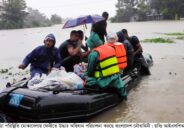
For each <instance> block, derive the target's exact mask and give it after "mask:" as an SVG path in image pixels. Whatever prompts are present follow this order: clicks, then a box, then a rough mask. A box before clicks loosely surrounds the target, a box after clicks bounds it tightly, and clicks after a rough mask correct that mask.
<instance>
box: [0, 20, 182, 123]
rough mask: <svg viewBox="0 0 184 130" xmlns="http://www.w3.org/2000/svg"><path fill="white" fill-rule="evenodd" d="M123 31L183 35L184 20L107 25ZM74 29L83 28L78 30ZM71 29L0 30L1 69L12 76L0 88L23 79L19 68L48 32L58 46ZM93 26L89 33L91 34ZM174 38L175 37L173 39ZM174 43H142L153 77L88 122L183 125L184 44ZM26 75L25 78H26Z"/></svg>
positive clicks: (149, 35) (3, 79)
mask: <svg viewBox="0 0 184 130" xmlns="http://www.w3.org/2000/svg"><path fill="white" fill-rule="evenodd" d="M122 28H126V29H128V30H129V32H130V35H132V34H134V35H137V36H138V37H139V38H140V39H141V40H143V39H145V38H154V37H168V36H166V35H164V33H169V32H184V21H161V22H160V21H159V22H137V23H118V24H112V23H109V24H108V31H111V32H116V31H119V30H120V29H122ZM74 29H77V30H78V29H83V28H82V27H77V28H74ZM71 30H72V29H65V30H63V29H62V25H57V26H53V27H47V28H33V29H20V30H3V31H0V39H1V42H0V46H1V47H0V70H1V69H5V68H10V70H9V73H11V74H12V75H11V74H9V75H7V74H0V81H1V84H0V87H1V88H2V87H3V86H4V85H5V84H6V82H8V81H10V82H12V81H13V80H15V79H16V80H17V79H21V78H22V77H23V76H21V75H24V73H26V72H25V71H22V70H18V69H17V66H18V65H19V64H20V63H21V62H22V60H23V58H24V57H25V55H26V54H27V53H28V52H30V51H31V50H32V49H34V48H35V47H36V46H38V45H41V44H43V39H44V37H45V36H46V35H47V34H48V33H53V34H55V36H56V38H57V44H56V46H57V47H58V46H59V45H60V43H61V42H63V41H64V40H66V39H67V38H68V37H69V33H70V31H71ZM89 30H90V25H89V27H88V30H87V35H89ZM171 38H173V39H174V37H171ZM175 41H176V43H174V44H151V43H149V44H147V43H144V44H143V43H142V46H143V48H144V51H145V52H148V53H150V54H151V55H152V56H153V59H154V66H153V67H152V68H151V73H152V75H150V76H146V77H143V78H142V79H141V81H140V82H139V84H138V85H137V87H136V88H135V89H133V90H132V91H131V92H130V93H129V95H128V100H127V101H126V102H122V103H121V104H119V105H118V106H116V107H115V108H113V109H111V110H109V111H106V112H104V113H102V114H100V115H98V116H95V117H94V118H92V119H90V120H89V122H184V116H183V115H184V100H183V99H184V78H183V77H184V69H183V66H184V41H183V40H175ZM24 76H25V75H24Z"/></svg>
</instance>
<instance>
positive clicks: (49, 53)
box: [19, 34, 62, 78]
mask: <svg viewBox="0 0 184 130" xmlns="http://www.w3.org/2000/svg"><path fill="white" fill-rule="evenodd" d="M55 43H56V39H55V36H54V35H53V34H49V35H47V36H46V37H45V39H44V45H41V46H38V47H37V48H35V49H34V50H33V51H32V52H30V53H29V54H28V55H27V56H26V57H25V58H24V60H23V62H22V64H21V65H19V69H23V70H24V69H25V68H26V67H27V66H28V65H29V64H31V67H30V75H31V78H33V77H34V76H36V75H38V74H39V75H40V76H41V75H42V74H48V73H49V72H50V71H51V69H52V68H60V67H61V62H62V58H61V56H60V54H59V51H58V49H57V48H56V47H55Z"/></svg>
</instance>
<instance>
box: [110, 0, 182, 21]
mask: <svg viewBox="0 0 184 130" xmlns="http://www.w3.org/2000/svg"><path fill="white" fill-rule="evenodd" d="M116 7H117V12H116V16H115V17H113V18H112V19H111V20H112V22H128V21H133V20H134V19H135V18H136V21H145V20H148V19H147V18H148V16H154V15H155V16H156V15H160V16H162V18H163V19H168V20H178V19H180V18H181V17H184V9H183V8H184V0H118V2H117V4H116Z"/></svg>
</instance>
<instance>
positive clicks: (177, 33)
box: [165, 32, 184, 36]
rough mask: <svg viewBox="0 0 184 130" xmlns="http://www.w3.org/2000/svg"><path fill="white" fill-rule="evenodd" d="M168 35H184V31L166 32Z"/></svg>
mask: <svg viewBox="0 0 184 130" xmlns="http://www.w3.org/2000/svg"><path fill="white" fill-rule="evenodd" d="M165 35H168V36H184V32H174V33H165Z"/></svg>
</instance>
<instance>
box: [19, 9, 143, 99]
mask: <svg viewBox="0 0 184 130" xmlns="http://www.w3.org/2000/svg"><path fill="white" fill-rule="evenodd" d="M102 16H103V17H104V20H102V21H100V22H97V23H95V24H93V25H92V29H91V34H90V36H89V38H88V39H87V41H86V45H84V44H83V39H84V33H83V31H81V30H78V31H77V30H73V31H71V33H70V37H69V39H68V40H66V41H65V42H63V43H62V44H61V45H60V46H59V48H56V47H55V43H56V38H55V36H54V35H53V34H49V35H47V36H46V37H45V39H44V45H41V46H38V47H37V48H35V49H34V50H33V51H32V52H30V53H29V54H28V55H27V56H26V57H25V58H24V60H23V62H22V64H21V65H19V68H20V69H25V68H26V67H27V66H28V65H29V64H31V66H30V75H31V78H33V77H34V76H35V75H38V74H39V75H40V76H41V75H42V74H49V73H50V72H51V71H52V69H54V68H58V69H59V68H60V67H61V66H62V67H64V68H65V70H66V71H67V72H74V71H75V70H74V68H75V67H74V66H76V65H77V64H79V65H81V63H82V62H86V63H87V68H86V71H85V72H83V73H82V75H79V76H80V77H81V78H82V79H83V80H85V84H86V86H88V87H92V86H98V87H100V88H102V89H105V88H108V87H114V88H116V89H117V92H118V93H119V95H120V96H122V97H126V96H127V93H126V90H125V87H124V86H125V85H124V82H123V81H122V78H121V76H120V74H123V73H124V74H125V73H128V72H129V71H131V70H132V68H133V67H134V61H135V59H137V58H139V57H142V52H143V50H142V47H141V44H140V42H139V39H138V38H137V37H136V36H132V37H129V35H128V31H127V30H126V29H122V30H121V31H119V32H117V33H109V34H107V32H106V27H107V19H108V16H109V14H108V13H107V12H104V13H103V14H102ZM105 37H106V39H107V40H105Z"/></svg>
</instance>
